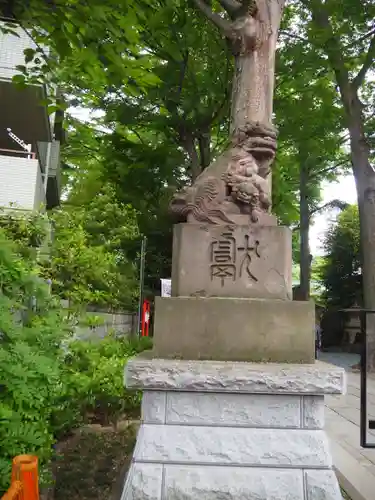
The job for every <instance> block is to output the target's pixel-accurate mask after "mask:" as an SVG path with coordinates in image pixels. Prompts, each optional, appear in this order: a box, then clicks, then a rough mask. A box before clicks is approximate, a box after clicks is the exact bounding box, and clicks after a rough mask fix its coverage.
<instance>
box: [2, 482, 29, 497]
mask: <svg viewBox="0 0 375 500" xmlns="http://www.w3.org/2000/svg"><path fill="white" fill-rule="evenodd" d="M1 500H24V495H23V486H22V483H21V481H14V483H12V484H11V485H10V488H9V489H8V491H7V492H6V493H5V495H4V496H2V497H1Z"/></svg>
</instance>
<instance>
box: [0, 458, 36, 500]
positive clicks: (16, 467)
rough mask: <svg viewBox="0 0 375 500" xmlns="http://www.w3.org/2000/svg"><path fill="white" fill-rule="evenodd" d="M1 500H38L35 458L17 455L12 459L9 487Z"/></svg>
mask: <svg viewBox="0 0 375 500" xmlns="http://www.w3.org/2000/svg"><path fill="white" fill-rule="evenodd" d="M1 500H39V481H38V459H37V457H34V456H32V455H19V456H17V457H15V458H14V459H13V462H12V479H11V485H10V488H9V489H8V491H7V492H6V493H5V495H4V496H3V497H2V498H1Z"/></svg>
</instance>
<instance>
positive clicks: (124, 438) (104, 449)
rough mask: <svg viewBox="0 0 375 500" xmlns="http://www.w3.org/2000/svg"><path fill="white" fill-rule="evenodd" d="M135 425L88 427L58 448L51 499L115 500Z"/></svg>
mask: <svg viewBox="0 0 375 500" xmlns="http://www.w3.org/2000/svg"><path fill="white" fill-rule="evenodd" d="M135 436H136V425H134V424H129V423H124V422H123V423H122V424H121V425H120V426H119V428H118V430H116V431H115V430H114V429H113V428H112V427H101V426H99V425H91V426H87V427H85V428H82V429H80V430H79V431H77V432H76V433H75V434H74V435H73V436H72V437H71V438H69V439H68V440H66V441H65V442H64V443H60V444H59V445H58V447H57V448H58V456H57V460H56V466H55V488H54V500H67V499H69V500H109V499H113V500H117V499H118V498H119V497H120V495H121V491H122V485H123V480H124V477H125V475H126V471H127V468H128V465H129V463H130V459H131V454H132V451H133V447H134V444H135Z"/></svg>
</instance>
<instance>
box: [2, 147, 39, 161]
mask: <svg viewBox="0 0 375 500" xmlns="http://www.w3.org/2000/svg"><path fill="white" fill-rule="evenodd" d="M1 153H10V155H9V156H17V155H21V156H28V157H29V159H32V160H35V159H36V154H35V153H33V152H30V151H21V150H19V149H5V148H0V155H1Z"/></svg>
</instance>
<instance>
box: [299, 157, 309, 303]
mask: <svg viewBox="0 0 375 500" xmlns="http://www.w3.org/2000/svg"><path fill="white" fill-rule="evenodd" d="M308 182H309V172H308V168H307V166H306V164H305V163H304V162H301V166H300V202H299V217H300V289H299V293H300V300H309V298H310V275H311V256H310V245H309V229H310V216H309V200H308Z"/></svg>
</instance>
